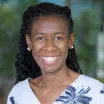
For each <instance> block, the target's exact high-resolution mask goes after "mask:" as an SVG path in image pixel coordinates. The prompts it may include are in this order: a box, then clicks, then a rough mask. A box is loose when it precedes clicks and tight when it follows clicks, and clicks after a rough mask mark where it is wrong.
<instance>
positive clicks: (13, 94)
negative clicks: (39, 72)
mask: <svg viewBox="0 0 104 104" xmlns="http://www.w3.org/2000/svg"><path fill="white" fill-rule="evenodd" d="M26 90H29V87H28V79H25V80H23V81H20V82H19V83H17V84H16V85H15V86H14V87H13V88H12V89H11V91H10V93H9V95H8V101H7V102H8V103H7V104H11V103H9V102H13V101H14V98H15V100H16V102H18V101H17V100H18V99H19V98H20V97H21V96H22V94H23V93H24V92H25V91H26ZM13 104H14V103H13Z"/></svg>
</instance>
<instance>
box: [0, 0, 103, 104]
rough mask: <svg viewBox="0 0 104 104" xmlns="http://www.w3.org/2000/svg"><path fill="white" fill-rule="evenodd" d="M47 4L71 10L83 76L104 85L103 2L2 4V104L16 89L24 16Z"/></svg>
mask: <svg viewBox="0 0 104 104" xmlns="http://www.w3.org/2000/svg"><path fill="white" fill-rule="evenodd" d="M44 1H45V2H53V3H56V4H59V5H63V6H64V5H67V6H69V7H70V8H71V10H72V17H73V20H74V32H75V48H76V53H77V57H78V61H79V64H80V67H81V69H82V71H83V73H84V74H86V75H88V76H91V77H93V78H96V79H98V80H100V81H101V82H104V42H103V41H104V0H0V101H1V98H2V96H3V94H4V95H5V97H6V95H8V92H9V91H10V89H11V88H12V86H13V85H14V81H15V66H14V63H15V59H16V53H17V52H18V47H19V45H18V41H19V35H20V33H19V31H20V26H21V20H22V15H23V12H24V11H25V10H26V9H27V7H28V6H30V5H36V4H37V3H40V2H44ZM0 104H3V102H2V103H1V102H0Z"/></svg>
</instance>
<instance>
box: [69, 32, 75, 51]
mask: <svg viewBox="0 0 104 104" xmlns="http://www.w3.org/2000/svg"><path fill="white" fill-rule="evenodd" d="M73 45H74V33H71V34H70V37H69V48H70V49H72V48H73Z"/></svg>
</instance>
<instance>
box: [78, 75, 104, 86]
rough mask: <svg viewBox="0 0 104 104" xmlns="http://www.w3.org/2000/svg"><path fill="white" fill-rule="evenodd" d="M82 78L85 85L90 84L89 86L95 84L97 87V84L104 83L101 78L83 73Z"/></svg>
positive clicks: (101, 84)
mask: <svg viewBox="0 0 104 104" xmlns="http://www.w3.org/2000/svg"><path fill="white" fill-rule="evenodd" d="M80 79H81V83H84V84H85V85H89V86H95V85H96V87H97V86H98V87H101V86H103V85H104V84H103V83H102V82H100V81H99V80H97V79H94V78H92V77H89V76H86V75H81V77H80Z"/></svg>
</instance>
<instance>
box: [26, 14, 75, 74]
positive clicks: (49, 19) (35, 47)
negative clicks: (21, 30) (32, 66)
mask: <svg viewBox="0 0 104 104" xmlns="http://www.w3.org/2000/svg"><path fill="white" fill-rule="evenodd" d="M68 35H69V30H68V23H67V21H66V20H65V19H64V18H63V17H60V16H55V15H53V16H41V17H40V18H39V19H38V20H37V21H34V23H33V25H32V29H31V36H30V37H29V35H26V41H27V45H28V47H29V48H30V49H31V50H32V55H33V57H34V59H35V61H36V63H37V64H38V66H39V67H40V69H41V71H42V72H43V73H54V72H57V71H59V70H61V69H63V68H65V67H66V58H67V55H68V49H69V48H71V47H72V45H73V40H74V39H73V37H74V36H73V34H70V37H69V36H68Z"/></svg>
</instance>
